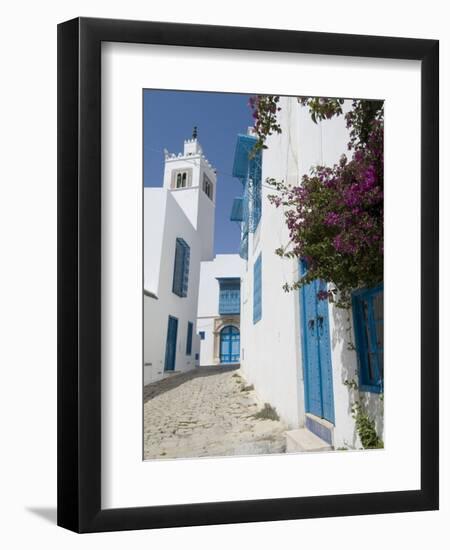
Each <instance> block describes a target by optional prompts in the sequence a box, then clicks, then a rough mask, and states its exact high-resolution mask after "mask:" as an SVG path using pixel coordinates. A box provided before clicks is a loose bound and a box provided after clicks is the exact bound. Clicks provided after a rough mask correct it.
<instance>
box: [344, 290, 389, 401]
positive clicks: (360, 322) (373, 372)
mask: <svg viewBox="0 0 450 550" xmlns="http://www.w3.org/2000/svg"><path fill="white" fill-rule="evenodd" d="M382 295H383V285H382V284H380V285H378V286H376V287H374V288H369V289H366V288H364V289H360V290H357V291H355V292H354V293H353V294H352V308H353V323H354V330H355V342H356V351H357V356H358V367H359V387H360V389H361V390H362V391H367V392H371V393H381V392H382V391H383V383H384V374H383V351H384V350H383V345H382V343H381V342H378V339H377V325H381V326H382V328H383V322H384V318H383V316H384V313H383V312H381V317H378V318H377V315H376V311H375V308H374V305H375V300H376V299H377V298H378V297H380V296H382Z"/></svg>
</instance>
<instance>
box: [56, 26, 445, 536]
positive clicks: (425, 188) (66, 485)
mask: <svg viewBox="0 0 450 550" xmlns="http://www.w3.org/2000/svg"><path fill="white" fill-rule="evenodd" d="M103 41H110V42H128V43H141V44H160V45H178V46H193V47H207V48H227V49H240V50H261V51H276V52H298V53H308V54H325V55H340V56H358V57H376V58H386V59H407V60H419V61H420V62H421V209H422V212H421V380H420V382H421V435H420V437H421V456H420V458H421V488H420V490H415V491H397V492H380V493H365V494H347V495H332V496H314V497H298V498H279V499H270V500H253V501H235V502H213V503H207V502H205V503H201V504H183V505H170V506H153V507H135V508H134V507H133V508H121V509H109V510H102V508H101V361H100V359H101V313H100V312H101V298H100V297H101V159H100V152H101V131H100V130H101V117H100V113H101V108H100V107H101V86H100V81H101V75H100V69H101V67H100V59H101V57H100V55H101V43H102V42H103ZM438 68H439V43H438V41H437V40H422V39H410V38H391V37H389V38H388V37H379V36H359V35H344V34H329V33H313V32H299V31H286V30H268V29H256V28H238V27H220V26H205V25H191V24H174V23H161V22H143V21H123V20H108V19H91V18H77V19H73V20H71V21H67V22H64V23H62V24H60V25H59V26H58V525H60V526H62V527H65V528H67V529H70V530H73V531H76V532H98V531H113V530H125V529H150V528H162V527H175V526H189V525H209V524H224V523H239V522H255V521H274V520H286V519H297V518H315V517H331V516H349V515H360V514H379V513H391V512H411V511H419V510H436V509H438V493H439V485H438V480H439V447H438V433H439V424H438V422H439V418H438V398H439V391H438V359H439V358H438V334H439V332H438V314H439V311H438V304H439V302H438V243H439V241H438V224H439V221H438V199H439V192H438V179H439V166H438V162H439V149H438V139H439V104H438V101H439V80H438V79H439V76H438Z"/></svg>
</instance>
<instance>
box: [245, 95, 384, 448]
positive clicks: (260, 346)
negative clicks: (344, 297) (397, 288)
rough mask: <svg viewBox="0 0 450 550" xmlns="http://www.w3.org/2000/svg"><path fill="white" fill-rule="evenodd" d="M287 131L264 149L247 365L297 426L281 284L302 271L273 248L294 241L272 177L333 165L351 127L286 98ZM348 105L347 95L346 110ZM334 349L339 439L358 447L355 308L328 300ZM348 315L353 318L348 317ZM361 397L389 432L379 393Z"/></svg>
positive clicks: (292, 299) (292, 314) (292, 295)
mask: <svg viewBox="0 0 450 550" xmlns="http://www.w3.org/2000/svg"><path fill="white" fill-rule="evenodd" d="M280 104H281V107H282V110H281V111H280V119H279V120H280V123H281V126H282V130H283V131H282V133H281V134H280V135H273V136H270V137H269V138H268V141H267V145H268V149H265V150H264V152H263V164H262V184H263V188H262V196H263V198H262V216H261V221H260V224H259V226H258V229H257V231H256V232H255V234H253V235H252V234H250V235H249V257H248V262H247V266H246V270H245V273H244V278H243V283H242V287H241V300H242V307H241V344H242V346H243V348H244V349H243V350H242V352H241V368H242V371H243V374H244V376H245V377H246V379H247V380H248V382H249V383H253V384H254V386H255V390H256V391H257V393H258V394H259V396H260V398H261V399H262V400H263V401H267V402H269V403H270V404H271V405H272V406H274V407H275V408H276V409H277V412H278V413H279V414H280V416H281V417H282V418H283V419H284V420H285V421H286V422H287V423H288V424H289V426H290V427H291V428H294V427H301V426H303V425H304V421H305V404H304V385H303V366H302V357H301V339H300V337H301V332H300V330H301V327H300V301H299V293H298V292H297V291H294V292H288V293H286V292H284V290H283V289H282V285H283V284H284V283H285V282H288V283H290V282H293V281H295V280H297V279H298V269H297V261H296V260H288V259H281V258H280V257H278V256H277V255H275V253H274V251H275V249H277V248H278V247H280V246H285V245H286V244H287V243H288V242H289V236H288V232H287V227H286V224H285V219H284V216H283V215H282V210H281V208H279V209H277V208H275V206H273V205H271V204H270V203H269V201H268V199H267V195H269V194H275V193H276V191H275V190H274V189H271V188H268V186H267V184H266V182H265V180H266V178H276V179H277V180H283V181H285V182H287V183H289V184H298V182H299V180H300V178H301V176H302V175H303V174H309V172H310V168H311V167H312V166H315V165H317V164H325V165H328V166H332V165H333V164H335V163H337V162H338V161H339V158H340V156H341V155H342V154H343V153H347V147H346V146H347V143H348V141H349V138H348V131H347V129H346V127H345V119H344V117H343V116H341V117H335V118H332V119H330V120H327V121H323V122H319V123H318V124H315V123H314V122H313V121H312V120H311V117H310V114H309V112H308V109H307V108H305V107H301V106H300V104H299V103H298V102H297V100H296V99H295V98H287V97H283V98H281V103H280ZM349 107H350V103H349V102H347V103H346V104H345V105H344V110H345V109H348V108H349ZM260 252H262V318H261V320H260V321H259V322H257V323H256V324H255V325H254V324H253V264H254V262H255V261H256V259H257V257H258V255H259V253H260ZM329 317H330V339H331V354H332V370H333V386H334V406H335V424H336V425H335V430H334V445H335V447H341V446H350V447H359V446H360V442H359V440H358V437H357V435H356V434H355V423H354V419H353V418H352V415H351V406H352V404H353V403H354V401H355V400H356V399H357V398H358V392H355V391H354V390H352V389H350V388H349V387H348V386H346V385H345V384H344V382H345V381H347V380H352V379H353V380H357V357H356V352H355V351H354V350H352V351H350V350H349V349H348V344H349V342H354V341H355V340H354V335H353V326H352V325H351V311H350V315H349V312H345V311H342V310H339V309H338V308H336V307H334V306H333V305H332V304H330V305H329ZM349 319H350V325H349ZM360 395H361V399H362V401H363V402H364V403H365V404H366V407H367V408H368V410H369V412H370V414H371V415H372V417H375V415H378V417H377V418H378V419H377V429H378V433H379V434H383V421H382V414H380V413H381V412H382V408H383V404H382V402H380V399H379V396H377V395H376V394H369V393H364V392H362V393H361V394H360Z"/></svg>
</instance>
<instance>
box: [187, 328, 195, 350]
mask: <svg viewBox="0 0 450 550" xmlns="http://www.w3.org/2000/svg"><path fill="white" fill-rule="evenodd" d="M193 330H194V325H193V323H191V322H190V321H188V326H187V338H186V355H191V353H192V331H193Z"/></svg>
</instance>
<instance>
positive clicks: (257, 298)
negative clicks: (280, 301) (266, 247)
mask: <svg viewBox="0 0 450 550" xmlns="http://www.w3.org/2000/svg"><path fill="white" fill-rule="evenodd" d="M261 319H262V253H261V252H260V253H259V256H258V257H257V258H256V261H255V263H254V264H253V324H254V325H256V323H258V322H259V321H261Z"/></svg>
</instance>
